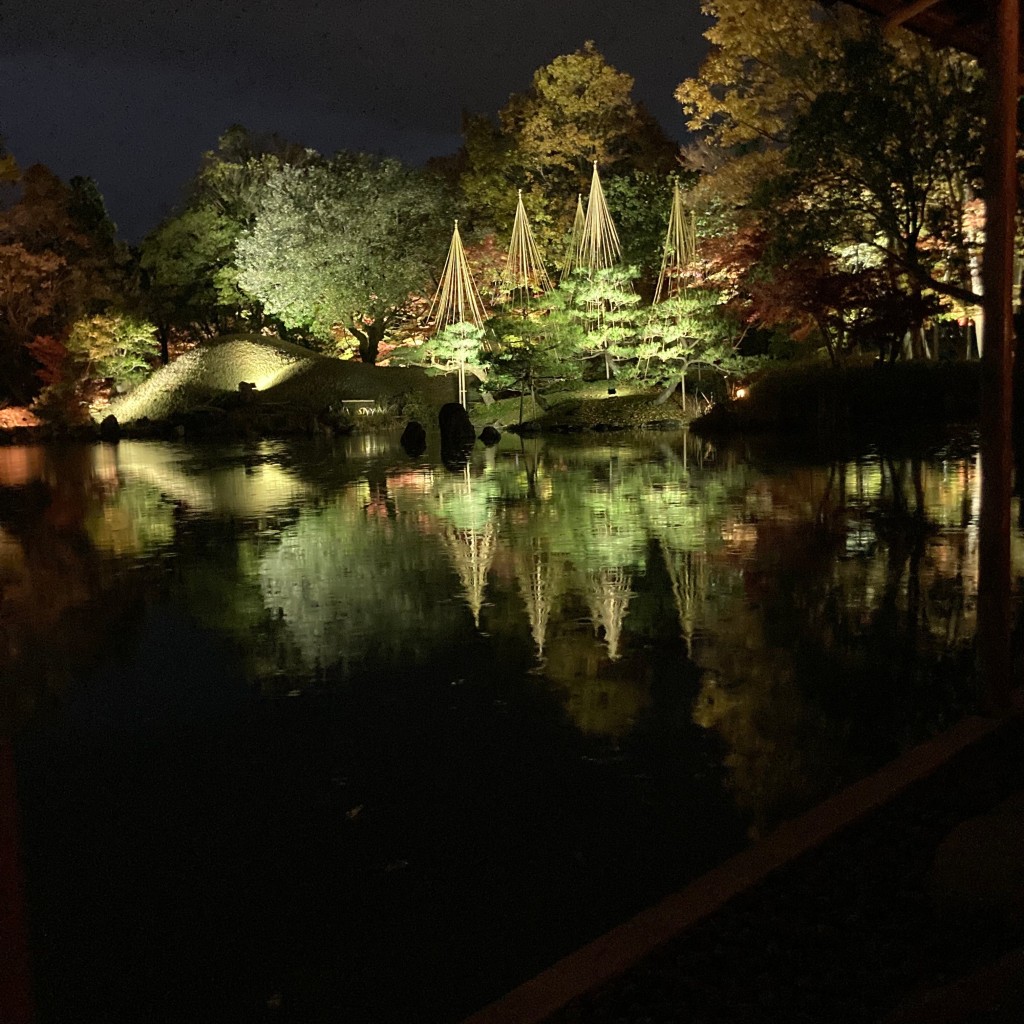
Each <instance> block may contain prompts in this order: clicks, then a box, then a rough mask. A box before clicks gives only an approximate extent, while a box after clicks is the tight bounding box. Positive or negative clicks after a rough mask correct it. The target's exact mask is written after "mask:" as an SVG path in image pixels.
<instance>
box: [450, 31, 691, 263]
mask: <svg viewBox="0 0 1024 1024" xmlns="http://www.w3.org/2000/svg"><path fill="white" fill-rule="evenodd" d="M632 92H633V78H632V76H630V75H628V74H626V73H624V72H622V71H619V70H618V69H616V68H614V67H612V66H611V65H610V64H608V63H607V61H606V60H605V58H604V56H603V55H602V54H601V53H600V51H599V50H598V49H597V48H596V47H595V46H594V44H593V43H592V42H587V43H585V44H584V46H583V48H582V49H580V50H577V51H575V52H574V53H570V54H564V55H562V56H560V57H556V58H555V59H554V60H553V61H552V62H551V63H550V64H548V65H545V66H544V67H542V68H539V69H538V70H537V71H536V72H534V75H533V80H532V82H531V85H530V88H529V89H528V90H527V91H526V92H523V93H514V94H513V95H512V96H511V97H510V98H509V101H508V103H507V104H506V105H505V106H504V107H503V108H502V109H501V111H499V113H498V124H497V125H495V124H493V123H492V122H491V121H490V119H489V118H486V117H479V116H477V117H471V118H467V119H466V121H465V123H464V146H463V153H462V159H461V164H462V173H461V178H460V189H461V193H462V197H463V201H464V203H465V204H466V206H467V207H468V215H469V217H470V220H471V221H472V223H473V224H474V226H476V227H477V228H481V227H482V228H488V229H497V230H498V231H500V232H502V233H504V232H507V231H508V230H509V229H510V228H511V225H512V218H513V215H514V213H515V196H516V190H517V189H520V188H521V189H523V192H524V195H523V200H524V203H525V205H526V208H527V211H528V212H529V215H530V220H531V223H532V224H533V227H534V230H535V231H536V233H537V235H538V240H539V241H540V242H541V244H542V248H550V247H551V243H553V242H557V243H561V242H562V241H563V240H564V236H565V234H566V233H567V231H568V229H569V226H570V225H571V223H572V215H573V212H574V210H575V206H576V197H577V195H578V194H579V193H581V192H583V193H585V192H586V191H587V189H588V187H589V181H590V175H591V172H592V169H593V163H594V161H595V160H596V161H597V163H598V165H599V166H600V168H601V174H602V177H603V178H605V179H606V181H607V180H610V179H611V178H613V177H614V176H615V175H617V174H632V173H633V172H637V171H640V172H644V173H646V174H649V175H654V176H655V177H657V178H659V179H664V177H665V176H666V175H667V174H668V173H669V172H670V171H671V170H672V169H673V167H674V166H675V150H676V147H675V145H674V144H673V143H672V142H671V141H670V140H669V139H668V138H667V137H666V136H665V133H664V132H663V130H662V129H661V127H660V126H659V125H658V124H657V122H656V121H655V120H654V119H653V118H652V117H651V115H650V114H649V113H648V112H647V111H646V110H645V109H644V107H643V106H642V105H641V104H640V103H638V102H637V101H636V100H634V99H633V97H632ZM556 248H557V246H556ZM554 255H555V253H554V251H552V257H553V256H554ZM557 255H558V256H560V255H561V253H558V254H557Z"/></svg>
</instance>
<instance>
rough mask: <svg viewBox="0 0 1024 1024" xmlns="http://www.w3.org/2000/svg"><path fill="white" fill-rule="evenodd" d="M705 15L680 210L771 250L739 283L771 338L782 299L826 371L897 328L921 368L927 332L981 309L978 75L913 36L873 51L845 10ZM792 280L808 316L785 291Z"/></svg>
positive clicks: (804, 1) (808, 4) (712, 3)
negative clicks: (695, 136) (690, 202)
mask: <svg viewBox="0 0 1024 1024" xmlns="http://www.w3.org/2000/svg"><path fill="white" fill-rule="evenodd" d="M703 6H704V10H705V12H706V13H708V14H710V15H712V16H713V17H715V18H716V23H715V25H714V26H713V27H712V28H711V29H710V30H709V32H708V33H707V36H708V38H709V40H710V41H711V42H712V43H713V49H712V51H711V53H710V55H709V56H708V58H707V60H706V62H705V64H704V65H703V67H702V68H701V71H700V73H699V74H698V75H697V76H696V78H694V79H693V80H690V81H687V82H684V83H683V84H682V85H681V86H680V87H679V89H678V91H677V97H678V98H679V100H680V102H681V103H682V105H683V108H684V110H685V111H686V113H687V114H688V116H689V118H690V122H689V123H690V127H691V128H692V129H694V130H695V131H697V132H700V133H701V137H702V143H701V146H700V147H698V148H696V149H694V150H692V151H691V154H692V156H693V158H694V160H695V161H696V162H697V163H698V164H700V165H701V166H702V169H703V170H704V172H705V173H704V174H703V176H702V178H701V181H700V183H699V184H698V186H697V187H696V188H695V189H694V191H693V193H692V197H693V199H694V201H695V202H696V203H697V204H698V205H699V206H700V208H701V214H702V216H703V218H704V221H705V225H706V226H709V227H710V230H709V231H708V232H707V233H708V234H711V235H715V234H718V235H726V236H728V235H730V234H732V235H735V234H737V233H742V232H744V231H747V232H749V231H750V230H751V229H752V228H754V229H756V230H757V231H759V232H760V233H761V235H762V237H763V238H766V239H769V240H770V244H765V245H763V246H762V247H760V250H759V252H758V253H757V254H756V259H757V265H756V266H755V265H753V264H751V265H750V266H749V267H748V268H747V272H744V273H745V275H746V277H747V278H748V280H749V283H750V284H751V285H752V286H753V287H754V291H759V294H758V295H757V296H751V298H752V299H753V300H754V301H752V303H751V306H750V308H751V309H752V310H754V309H758V308H760V309H762V310H764V309H765V307H766V300H767V299H768V293H767V292H766V291H765V290H763V289H760V290H759V289H758V287H757V286H758V285H760V284H764V283H765V282H770V283H771V284H770V286H771V287H772V288H773V289H774V293H773V294H774V298H773V299H772V300H771V302H770V303H768V304H769V305H771V306H772V308H773V312H772V314H771V317H770V319H771V320H772V321H773V322H775V323H776V324H778V325H779V326H781V319H780V312H781V308H782V306H783V305H784V303H783V302H782V301H781V300H782V297H783V296H784V295H788V296H789V299H790V300H792V301H791V302H790V303H789V305H790V308H791V312H792V315H793V320H792V321H791V327H792V332H793V334H794V336H802V337H805V338H807V339H808V340H811V341H812V342H814V341H816V342H817V344H821V345H824V346H825V347H826V348H827V349H828V351H829V352H830V353H831V354H832V355H833V356H834V357H837V358H838V357H839V356H840V355H841V353H843V352H844V351H847V350H848V349H849V348H850V346H851V345H852V344H854V342H855V339H860V340H862V339H863V338H865V337H866V336H867V331H868V329H869V325H870V329H871V330H875V331H877V332H878V338H877V341H878V343H879V346H880V347H885V348H886V350H887V351H889V352H891V351H892V350H893V349H892V346H891V345H890V337H891V335H892V334H893V332H895V331H898V330H902V331H904V332H905V333H907V334H908V337H909V339H910V344H908V345H907V346H906V351H907V352H908V353H913V354H927V353H928V351H929V350H928V347H927V345H926V343H925V340H924V334H923V325H924V320H925V319H926V318H927V317H929V316H932V315H934V314H935V313H936V311H938V310H939V309H940V307H941V306H942V304H943V303H945V305H946V308H947V309H951V308H953V304H958V306H959V308H961V309H963V308H965V307H967V306H969V305H970V304H971V303H972V302H975V301H977V299H978V295H977V291H976V289H975V287H974V281H975V280H976V275H977V256H978V242H979V239H980V235H979V233H978V231H977V230H976V226H977V221H976V218H977V211H976V207H977V198H976V197H977V195H978V190H979V188H980V181H979V174H978V164H979V154H980V150H981V144H980V136H979V125H980V123H981V119H980V108H979V101H980V89H979V85H980V78H979V75H978V72H977V68H976V67H975V66H974V65H973V63H972V62H971V61H969V60H967V59H966V58H963V57H961V56H959V55H956V54H953V53H950V52H947V51H935V50H933V49H931V48H930V47H929V46H927V45H925V44H923V43H921V42H919V41H917V40H915V39H913V38H911V37H909V36H907V35H897V36H894V37H893V38H892V39H882V38H881V37H880V36H879V35H878V33H877V30H876V28H875V26H874V24H873V23H872V22H870V21H869V20H868V19H866V18H863V17H862V16H860V15H859V14H857V13H856V12H854V11H852V10H851V9H849V8H848V7H847V6H846V5H841V4H840V5H821V4H818V3H814V2H812V0H798V2H795V3H792V4H786V5H782V6H780V5H778V4H775V3H771V2H770V0H706V2H705V4H704V5H703ZM752 255H753V254H752ZM739 276H740V277H743V276H744V274H743V273H741V274H740V275H739ZM801 279H802V280H803V287H804V290H805V291H808V292H813V293H814V294H815V295H816V296H818V298H819V299H821V302H820V306H821V308H820V309H818V310H817V312H814V311H813V310H812V309H811V308H810V307H811V306H813V304H814V301H813V297H810V296H809V297H808V298H806V299H803V300H800V299H799V296H798V295H797V294H796V291H795V290H793V289H799V287H800V281H801ZM790 285H792V286H793V287H792V288H791V287H790ZM826 297H827V298H826ZM826 306H828V307H830V308H831V309H832V310H833V313H832V314H826V313H825V310H824V307H826ZM885 318H888V319H885ZM765 322H768V321H765ZM855 322H856V323H857V324H859V325H860V326H861V327H862V328H863V330H860V329H858V330H850V329H848V328H849V327H850V325H852V324H853V323H855ZM857 343H858V344H859V343H860V341H859V340H858V341H857Z"/></svg>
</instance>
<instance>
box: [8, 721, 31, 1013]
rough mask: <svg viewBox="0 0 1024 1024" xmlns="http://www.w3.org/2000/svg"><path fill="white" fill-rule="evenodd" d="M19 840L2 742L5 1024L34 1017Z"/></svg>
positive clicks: (10, 770)
mask: <svg viewBox="0 0 1024 1024" xmlns="http://www.w3.org/2000/svg"><path fill="white" fill-rule="evenodd" d="M18 836H19V828H18V798H17V792H16V790H15V773H14V750H13V748H12V746H11V741H10V740H8V739H3V738H0V1021H3V1022H4V1024H31V1021H32V1019H33V1016H34V1015H33V1005H32V983H31V977H30V971H29V944H28V920H27V913H26V910H25V883H24V878H23V877H22V871H21V850H20V848H19V840H18Z"/></svg>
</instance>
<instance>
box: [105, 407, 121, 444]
mask: <svg viewBox="0 0 1024 1024" xmlns="http://www.w3.org/2000/svg"><path fill="white" fill-rule="evenodd" d="M100 440H101V441H111V442H114V443H115V444H116V443H117V442H118V441H120V440H121V424H120V423H118V422H117V417H116V416H114V415H113V414H111V415H110V416H104V417H103V420H102V421H101V422H100Z"/></svg>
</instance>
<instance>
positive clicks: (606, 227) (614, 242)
mask: <svg viewBox="0 0 1024 1024" xmlns="http://www.w3.org/2000/svg"><path fill="white" fill-rule="evenodd" d="M621 257H622V246H621V245H620V244H619V233H618V231H617V230H616V229H615V222H614V221H613V220H612V215H611V214H610V213H609V212H608V204H607V203H606V202H605V198H604V189H603V188H602V187H601V178H600V176H599V175H598V173H597V161H596V160H595V161H594V174H593V176H592V177H591V179H590V198H589V199H588V200H587V215H586V218H585V220H584V222H583V237H582V239H581V240H580V246H579V251H578V253H577V257H576V263H577V266H580V267H583V268H584V269H585V270H587V271H588V273H591V274H592V273H593V272H594V271H595V270H605V269H606V268H608V267H613V266H615V264H616V263H618V262H619V260H620V259H621Z"/></svg>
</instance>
